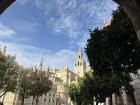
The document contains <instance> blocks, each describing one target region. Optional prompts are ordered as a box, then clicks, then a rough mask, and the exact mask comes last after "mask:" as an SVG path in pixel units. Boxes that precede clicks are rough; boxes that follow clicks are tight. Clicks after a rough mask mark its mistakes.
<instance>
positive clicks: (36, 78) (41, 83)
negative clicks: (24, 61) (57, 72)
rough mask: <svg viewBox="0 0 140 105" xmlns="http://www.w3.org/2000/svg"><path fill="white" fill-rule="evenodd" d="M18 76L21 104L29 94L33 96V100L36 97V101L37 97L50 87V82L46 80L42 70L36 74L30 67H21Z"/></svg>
mask: <svg viewBox="0 0 140 105" xmlns="http://www.w3.org/2000/svg"><path fill="white" fill-rule="evenodd" d="M19 78H20V79H19V93H20V97H21V100H22V102H21V105H23V104H24V99H25V98H28V97H30V96H33V101H34V98H36V102H38V97H39V96H42V95H43V94H46V93H47V92H48V91H49V90H50V89H51V87H52V82H51V81H49V80H48V78H47V77H46V74H45V73H44V72H43V71H42V72H40V73H39V74H38V72H33V71H32V69H23V70H22V71H21V74H20V77H19Z"/></svg>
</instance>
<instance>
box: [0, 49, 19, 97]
mask: <svg viewBox="0 0 140 105" xmlns="http://www.w3.org/2000/svg"><path fill="white" fill-rule="evenodd" d="M15 59H16V58H15V56H11V55H6V52H3V51H0V97H2V96H3V95H5V94H6V92H8V91H15V89H16V84H17V76H18V68H19V67H18V64H17V62H16V61H15Z"/></svg>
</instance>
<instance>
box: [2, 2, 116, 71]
mask: <svg viewBox="0 0 140 105" xmlns="http://www.w3.org/2000/svg"><path fill="white" fill-rule="evenodd" d="M116 8H117V5H116V4H115V3H114V2H113V1H112V0H16V1H15V2H14V3H13V4H12V5H11V6H10V7H9V8H8V9H7V10H6V11H5V12H4V13H3V14H2V15H1V16H0V47H1V48H2V47H3V46H5V45H6V47H7V53H8V54H12V55H16V57H17V62H18V63H19V64H20V65H23V66H25V67H31V66H35V65H39V63H40V61H41V58H42V57H43V61H44V62H43V63H44V64H43V65H44V66H43V67H44V68H47V67H48V66H49V67H52V68H63V66H64V65H68V67H69V68H70V69H71V70H72V71H73V70H74V61H75V58H76V54H77V52H78V49H79V48H81V49H82V50H83V53H84V57H85V59H86V60H87V58H86V54H85V52H84V51H85V47H86V43H87V39H88V38H89V37H90V36H89V33H88V29H94V28H96V27H99V28H100V27H102V25H103V23H104V21H105V20H111V13H112V11H113V10H115V9H116Z"/></svg>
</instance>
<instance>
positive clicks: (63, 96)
mask: <svg viewBox="0 0 140 105" xmlns="http://www.w3.org/2000/svg"><path fill="white" fill-rule="evenodd" d="M42 66H43V59H42V60H41V63H40V66H39V68H36V67H35V68H34V72H35V73H37V74H38V75H39V76H41V75H44V74H45V75H46V76H47V77H48V78H49V80H51V81H52V83H53V87H52V89H51V91H49V92H48V93H47V94H46V95H43V96H42V97H40V98H39V102H38V105H72V102H71V100H70V97H69V94H68V87H69V86H70V84H72V83H74V84H76V83H77V78H78V77H83V76H84V74H85V73H86V72H87V71H89V70H90V67H89V66H87V64H86V61H85V60H84V58H83V53H82V50H81V49H80V50H79V52H78V54H77V57H76V60H75V67H74V71H75V72H72V71H71V70H70V69H69V68H68V65H65V66H64V68H63V69H61V70H59V69H57V68H54V69H52V68H50V67H48V70H43V68H42ZM1 100H4V101H3V102H4V105H20V103H21V100H20V99H19V96H18V92H17V93H11V92H8V93H7V94H6V95H5V96H4V97H2V98H1ZM32 100H33V98H32V97H29V98H26V99H25V105H32ZM13 103H14V104H13ZM33 105H36V103H35V102H34V103H33Z"/></svg>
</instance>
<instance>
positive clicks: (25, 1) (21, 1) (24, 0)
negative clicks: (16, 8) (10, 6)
mask: <svg viewBox="0 0 140 105" xmlns="http://www.w3.org/2000/svg"><path fill="white" fill-rule="evenodd" d="M17 1H18V2H19V3H20V4H22V5H23V4H26V3H27V2H28V1H29V0H17Z"/></svg>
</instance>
